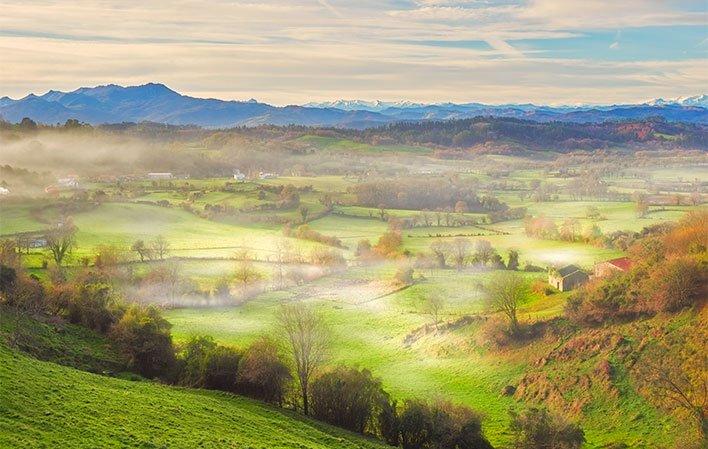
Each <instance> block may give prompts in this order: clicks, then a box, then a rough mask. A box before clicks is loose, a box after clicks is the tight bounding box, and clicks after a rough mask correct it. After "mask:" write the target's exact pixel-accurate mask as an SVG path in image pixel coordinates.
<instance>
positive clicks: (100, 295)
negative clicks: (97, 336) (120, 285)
mask: <svg viewBox="0 0 708 449" xmlns="http://www.w3.org/2000/svg"><path fill="white" fill-rule="evenodd" d="M69 289H70V290H69V292H70V293H69V297H68V300H69V301H68V304H67V308H66V312H67V318H68V319H69V321H71V322H72V323H75V324H81V325H82V326H86V327H88V328H90V329H93V330H95V331H98V332H101V333H106V332H107V331H108V330H109V329H110V327H111V326H112V325H113V323H115V322H116V320H117V318H118V316H119V315H120V307H119V305H118V298H117V296H116V294H115V292H114V291H113V287H112V286H111V285H110V284H108V283H106V282H104V281H103V280H100V279H87V280H81V279H79V280H77V281H76V283H75V284H74V287H73V291H72V290H71V288H69Z"/></svg>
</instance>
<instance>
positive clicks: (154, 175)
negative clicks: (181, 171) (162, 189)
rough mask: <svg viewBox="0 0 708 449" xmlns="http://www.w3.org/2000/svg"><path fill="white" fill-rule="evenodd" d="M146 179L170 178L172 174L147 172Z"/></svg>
mask: <svg viewBox="0 0 708 449" xmlns="http://www.w3.org/2000/svg"><path fill="white" fill-rule="evenodd" d="M147 177H148V179H151V180H158V179H172V178H174V176H172V173H154V172H153V173H148V174H147Z"/></svg>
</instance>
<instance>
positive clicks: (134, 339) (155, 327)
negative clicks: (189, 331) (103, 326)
mask: <svg viewBox="0 0 708 449" xmlns="http://www.w3.org/2000/svg"><path fill="white" fill-rule="evenodd" d="M109 336H110V338H111V340H112V341H113V342H114V343H115V345H116V347H117V348H118V349H119V350H120V351H121V352H122V353H123V355H125V357H126V359H127V360H128V363H129V365H130V366H131V367H132V368H133V369H135V370H136V371H137V372H138V373H140V374H141V375H143V376H145V377H151V378H152V377H158V376H163V377H164V376H166V375H168V374H171V371H172V369H173V368H174V366H175V354H174V349H173V347H172V336H171V335H170V323H168V322H167V320H165V319H164V318H162V316H160V312H159V311H158V310H157V309H156V308H155V307H152V306H151V307H143V306H139V305H137V304H132V305H131V306H130V307H128V310H126V312H125V314H123V317H122V318H121V319H120V321H118V322H117V323H116V324H115V325H114V326H113V328H112V329H111V332H110V334H109Z"/></svg>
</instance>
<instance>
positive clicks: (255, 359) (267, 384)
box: [237, 338, 292, 405]
mask: <svg viewBox="0 0 708 449" xmlns="http://www.w3.org/2000/svg"><path fill="white" fill-rule="evenodd" d="M291 379H292V376H291V375H290V370H289V369H288V367H287V365H285V363H283V361H282V360H281V358H280V356H279V354H278V347H277V346H276V345H275V343H273V342H272V341H271V340H269V339H267V338H261V339H260V340H257V341H256V342H255V343H253V344H252V345H251V346H250V347H249V348H248V349H247V350H246V352H245V353H244V354H243V357H242V358H241V360H240V362H239V367H238V387H237V388H238V391H239V392H240V393H243V394H245V395H246V396H250V397H252V398H256V399H261V400H263V401H266V402H271V403H274V404H278V405H282V403H283V398H284V397H285V392H286V390H287V387H288V384H289V383H290V381H291Z"/></svg>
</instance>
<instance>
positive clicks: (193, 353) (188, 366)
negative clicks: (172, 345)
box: [179, 336, 216, 388]
mask: <svg viewBox="0 0 708 449" xmlns="http://www.w3.org/2000/svg"><path fill="white" fill-rule="evenodd" d="M214 348H216V343H215V342H214V339H213V338H212V337H208V336H197V337H192V338H191V339H190V340H189V341H188V342H187V343H186V344H185V345H184V347H183V348H182V350H181V352H180V361H181V365H182V366H181V369H180V375H179V383H180V384H181V385H184V386H187V387H193V388H194V387H205V386H206V360H207V355H208V354H209V352H210V351H213V350H214Z"/></svg>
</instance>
